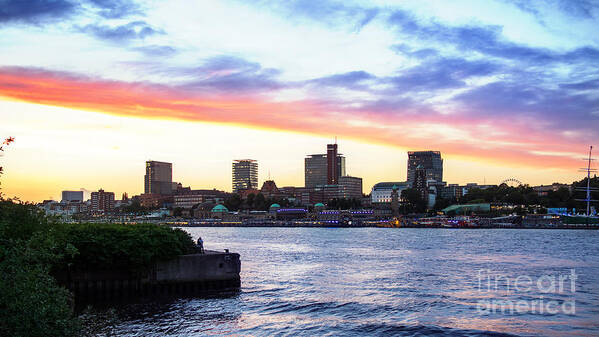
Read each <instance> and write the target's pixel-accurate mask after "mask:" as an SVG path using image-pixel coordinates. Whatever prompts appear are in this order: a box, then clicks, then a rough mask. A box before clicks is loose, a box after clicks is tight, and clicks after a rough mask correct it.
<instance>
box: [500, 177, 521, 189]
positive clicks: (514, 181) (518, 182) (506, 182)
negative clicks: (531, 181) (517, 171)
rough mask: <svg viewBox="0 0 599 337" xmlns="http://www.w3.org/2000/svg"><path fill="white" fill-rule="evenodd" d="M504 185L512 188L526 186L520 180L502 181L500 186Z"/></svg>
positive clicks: (509, 179)
mask: <svg viewBox="0 0 599 337" xmlns="http://www.w3.org/2000/svg"><path fill="white" fill-rule="evenodd" d="M503 184H506V185H508V186H512V187H515V186H520V185H524V184H523V183H522V182H521V181H520V180H518V179H516V178H508V179H506V180H504V181H502V182H501V184H500V185H503Z"/></svg>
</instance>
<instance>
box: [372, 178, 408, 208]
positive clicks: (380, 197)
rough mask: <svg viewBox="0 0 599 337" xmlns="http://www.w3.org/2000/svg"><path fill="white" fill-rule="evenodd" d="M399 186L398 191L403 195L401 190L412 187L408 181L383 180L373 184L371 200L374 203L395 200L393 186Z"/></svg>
mask: <svg viewBox="0 0 599 337" xmlns="http://www.w3.org/2000/svg"><path fill="white" fill-rule="evenodd" d="M394 187H395V188H397V193H398V195H399V196H400V197H401V192H402V191H403V190H406V189H408V188H410V185H409V184H408V183H407V182H403V181H398V182H381V183H377V184H375V185H374V186H372V190H371V191H370V201H371V203H372V204H380V203H390V202H392V201H393V196H392V193H393V188H394Z"/></svg>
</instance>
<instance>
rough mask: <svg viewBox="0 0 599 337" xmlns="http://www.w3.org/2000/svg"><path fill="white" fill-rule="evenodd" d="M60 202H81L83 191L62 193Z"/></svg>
mask: <svg viewBox="0 0 599 337" xmlns="http://www.w3.org/2000/svg"><path fill="white" fill-rule="evenodd" d="M61 201H62V202H69V201H76V202H83V191H62V199H61Z"/></svg>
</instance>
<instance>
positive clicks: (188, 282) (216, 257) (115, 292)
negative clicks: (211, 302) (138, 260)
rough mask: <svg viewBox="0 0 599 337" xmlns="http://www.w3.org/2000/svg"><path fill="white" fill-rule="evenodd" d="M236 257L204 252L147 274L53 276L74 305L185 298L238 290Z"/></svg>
mask: <svg viewBox="0 0 599 337" xmlns="http://www.w3.org/2000/svg"><path fill="white" fill-rule="evenodd" d="M240 271H241V262H240V260H239V254H237V253H223V252H216V251H206V253H205V254H192V255H181V256H178V257H176V258H174V259H172V260H169V261H160V262H158V263H156V264H155V265H154V266H152V267H151V268H149V270H147V271H143V272H140V271H131V270H68V271H63V272H58V273H56V275H55V277H56V279H57V281H58V283H60V284H62V285H63V286H65V287H66V288H67V289H69V290H70V291H71V292H73V294H74V295H75V301H77V302H81V301H83V302H88V301H95V300H98V301H101V300H110V299H120V298H126V297H140V296H142V297H153V296H160V295H168V296H177V295H181V296H185V295H194V294H201V293H205V292H209V291H218V290H234V289H238V288H239V287H240V286H241V280H240V277H239V273H240Z"/></svg>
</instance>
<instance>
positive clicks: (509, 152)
mask: <svg viewBox="0 0 599 337" xmlns="http://www.w3.org/2000/svg"><path fill="white" fill-rule="evenodd" d="M228 68H229V67H218V66H214V67H212V69H228ZM359 77H360V76H358V78H359ZM0 96H3V97H6V98H10V99H15V100H19V101H24V102H30V103H37V104H44V105H53V106H61V107H68V108H75V109H82V110H91V111H98V112H104V113H109V114H114V115H120V116H133V117H141V118H173V119H181V120H189V121H202V122H213V123H224V124H233V125H242V126H248V127H256V128H266V129H276V130H285V131H291V132H301V133H309V134H316V135H326V136H328V135H331V134H336V135H339V136H343V137H347V138H352V139H356V140H361V141H367V142H373V143H380V144H386V145H391V146H399V147H403V148H405V147H409V148H424V147H426V148H436V149H440V150H442V151H444V152H445V153H447V154H449V155H454V156H461V157H468V158H478V159H481V158H482V159H484V160H487V161H492V162H502V163H504V164H505V163H506V162H509V163H511V164H517V165H524V166H532V167H547V166H551V167H562V168H572V165H573V164H574V165H576V163H572V160H571V158H569V157H568V158H565V157H559V156H555V155H551V156H550V155H543V150H546V149H547V148H551V149H552V152H568V153H570V152H572V149H573V148H576V147H583V146H584V145H583V144H581V143H580V142H578V141H576V140H572V139H568V138H566V137H562V136H560V135H559V134H558V133H555V134H547V133H546V132H545V130H542V129H535V127H534V125H528V124H526V123H523V122H521V121H513V120H504V119H502V118H497V117H496V116H478V117H477V116H476V115H475V114H468V113H464V114H455V115H443V114H438V113H428V114H422V113H418V112H416V113H413V112H410V111H408V110H409V107H408V104H409V102H407V101H403V102H402V101H396V102H395V105H388V106H386V109H389V110H392V111H393V113H388V114H381V113H380V111H377V110H376V109H377V107H376V106H374V105H371V106H368V105H364V106H362V107H359V108H351V107H349V108H340V107H339V104H338V102H331V101H329V102H327V101H310V100H302V101H287V102H272V101H268V100H265V99H263V98H261V97H259V96H252V95H246V96H239V95H223V94H219V95H213V94H210V93H203V92H202V91H197V90H191V89H190V88H189V87H187V86H166V85H159V84H153V83H143V82H138V83H134V82H121V81H109V80H98V79H93V78H89V77H85V76H80V75H76V74H71V73H64V72H51V71H47V70H43V69H34V68H14V67H4V68H0ZM379 108H380V106H379ZM404 108H405V111H404Z"/></svg>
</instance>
